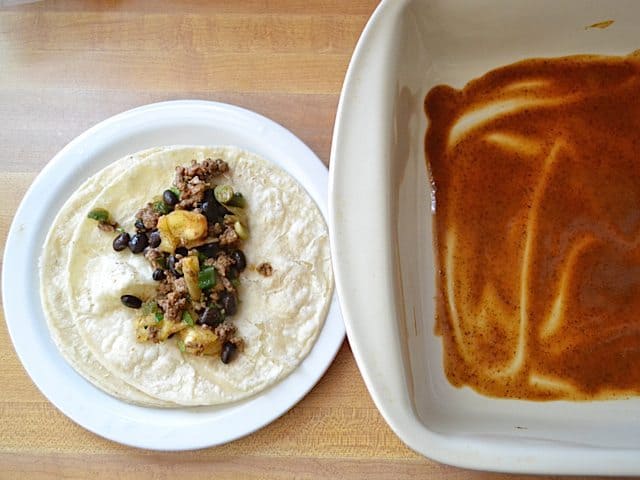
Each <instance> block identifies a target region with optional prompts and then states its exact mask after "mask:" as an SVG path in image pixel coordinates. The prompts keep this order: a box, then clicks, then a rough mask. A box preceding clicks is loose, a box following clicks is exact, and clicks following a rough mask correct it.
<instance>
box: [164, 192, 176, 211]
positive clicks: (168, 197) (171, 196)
mask: <svg viewBox="0 0 640 480" xmlns="http://www.w3.org/2000/svg"><path fill="white" fill-rule="evenodd" d="M162 201H163V202H164V203H166V204H167V205H169V206H170V207H173V206H174V205H176V204H177V203H178V202H179V201H180V199H178V196H177V195H176V194H175V193H173V192H172V191H171V190H165V191H164V192H162Z"/></svg>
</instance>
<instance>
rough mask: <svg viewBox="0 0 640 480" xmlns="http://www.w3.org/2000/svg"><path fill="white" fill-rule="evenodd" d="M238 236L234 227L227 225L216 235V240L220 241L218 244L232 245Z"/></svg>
mask: <svg viewBox="0 0 640 480" xmlns="http://www.w3.org/2000/svg"><path fill="white" fill-rule="evenodd" d="M239 238H240V237H238V233H237V232H236V231H235V229H234V228H233V227H232V226H230V225H227V226H225V229H224V231H223V232H222V233H221V234H220V236H219V237H218V240H219V241H220V245H233V244H235V243H237V242H238V239H239Z"/></svg>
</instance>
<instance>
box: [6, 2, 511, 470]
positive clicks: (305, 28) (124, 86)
mask: <svg viewBox="0 0 640 480" xmlns="http://www.w3.org/2000/svg"><path fill="white" fill-rule="evenodd" d="M16 3H17V2H15V1H13V2H7V1H6V0H5V1H4V6H1V5H3V1H2V0H0V124H1V126H0V198H1V199H2V200H1V201H0V249H2V251H4V245H5V240H6V236H7V233H8V230H9V226H10V223H11V220H12V217H13V215H14V213H15V211H16V208H17V206H18V203H19V201H20V199H21V198H22V196H23V195H24V193H25V191H26V189H27V188H28V186H29V184H30V183H31V181H32V180H33V178H34V177H35V176H36V175H37V174H38V172H39V171H40V170H41V169H42V168H43V167H44V165H45V164H46V163H47V162H48V161H49V160H50V159H51V158H52V156H53V155H54V154H55V153H56V152H57V151H58V150H60V149H61V148H62V147H63V146H64V145H65V144H66V143H67V142H69V141H70V140H71V139H73V138H74V137H75V136H77V135H78V134H80V133H81V132H83V131H84V130H85V129H87V128H88V127H90V126H92V125H93V124H95V123H97V122H99V121H100V120H103V119H104V118H106V117H109V116H111V115H113V114H116V113H118V112H121V111H123V110H126V109H129V108H132V107H136V106H139V105H143V104H146V103H150V102H156V101H161V100H170V99H184V98H196V99H207V100H216V101H222V102H229V103H233V104H237V105H240V106H243V107H246V108H249V109H252V110H255V111H257V112H259V113H261V114H263V115H266V116H268V117H270V118H272V119H274V120H275V121H277V122H279V123H281V124H282V125H284V126H285V127H287V128H289V129H290V130H292V131H293V132H294V133H295V134H296V135H297V136H299V137H300V138H301V139H302V140H303V141H304V142H306V143H307V144H308V145H309V146H310V147H311V148H312V149H313V150H314V151H315V152H316V153H317V154H318V155H319V156H320V158H321V159H322V160H323V161H324V162H325V163H326V164H328V162H329V150H330V144H331V135H332V129H333V121H334V117H335V112H336V106H337V102H338V95H339V92H340V88H341V86H342V81H343V78H344V74H345V71H346V68H347V65H348V63H349V59H350V57H351V54H352V51H353V48H354V46H355V44H356V41H357V39H358V36H359V35H360V33H361V31H362V29H363V27H364V25H365V23H366V21H367V19H368V18H369V16H370V14H371V13H372V12H373V10H374V8H375V7H376V4H377V0H280V1H279V0H235V1H234V0H216V1H195V0H193V1H181V2H179V1H175V2H168V1H153V0H129V1H115V0H113V1H104V2H85V1H81V0H77V1H76V0H67V1H51V2H37V3H30V4H24V5H17V4H16ZM9 4H11V5H9ZM0 315H1V314H0ZM0 392H1V394H0V418H1V421H0V478H2V479H4V478H16V479H18V478H51V479H57V478H91V479H98V478H109V479H111V478H118V479H121V480H124V479H142V478H162V479H171V480H175V479H184V478H217V479H223V478H331V479H336V478H354V479H355V478H372V479H375V478H394V479H410V478H411V479H413V478H449V479H462V478H476V479H478V478H519V476H515V475H494V474H490V473H482V472H470V471H466V470H461V469H457V468H453V467H448V466H445V465H441V464H438V463H435V462H433V461H430V460H427V459H425V458H423V457H421V456H419V455H417V454H415V453H414V452H412V451H411V450H409V449H408V448H407V447H405V446H404V445H403V444H402V442H401V441H400V440H399V439H398V438H397V437H396V436H395V435H394V434H393V432H392V431H391V430H390V429H389V427H388V426H387V425H386V423H385V422H384V420H383V419H382V417H381V416H380V414H379V413H378V411H377V410H376V408H375V406H374V404H373V403H372V401H371V399H370V397H369V395H368V393H367V390H366V388H365V386H364V384H363V382H362V379H361V377H360V374H359V372H358V369H357V366H356V364H355V361H354V359H353V356H352V354H351V351H350V349H349V345H348V343H346V342H345V344H344V345H343V346H342V348H341V350H340V352H339V354H338V356H337V358H336V360H335V362H334V363H333V365H332V366H331V367H330V369H329V371H328V372H327V374H326V375H325V376H324V378H323V379H322V380H321V381H320V383H319V384H318V385H317V386H316V387H315V388H314V389H313V390H312V392H311V393H310V394H309V395H307V397H306V398H304V399H303V400H302V401H301V402H300V403H299V404H298V405H297V406H296V407H294V408H293V409H292V410H291V411H290V412H289V413H287V414H285V415H284V416H283V417H282V418H280V419H278V420H277V421H275V422H273V423H272V424H271V425H269V426H267V427H266V428H264V429H262V430H260V431H258V432H257V433H255V434H253V435H250V436H248V437H246V438H243V439H240V440H237V441H234V442H231V443H229V444H227V445H224V446H221V447H217V448H210V449H206V450H200V451H195V452H186V453H158V452H152V451H144V450H137V449H133V448H128V447H124V446H121V445H118V444H115V443H112V442H109V441H107V440H104V439H102V438H100V437H98V436H96V435H94V434H92V433H90V432H88V431H86V430H84V429H83V428H81V427H79V426H77V425H75V424H74V423H73V422H71V421H70V420H68V419H67V418H66V417H65V416H64V415H62V414H61V413H60V412H58V411H57V410H56V409H55V408H54V407H53V406H52V405H51V404H50V403H49V402H48V401H47V400H46V399H45V398H44V397H43V396H42V394H40V392H39V391H38V390H37V389H36V387H35V386H34V385H33V383H32V382H31V380H30V379H29V377H28V376H27V375H26V373H25V371H24V370H23V368H22V366H21V364H20V362H19V360H18V358H17V356H16V354H15V352H14V350H13V347H12V345H11V341H10V339H9V336H8V333H7V329H6V325H5V322H4V318H2V319H0Z"/></svg>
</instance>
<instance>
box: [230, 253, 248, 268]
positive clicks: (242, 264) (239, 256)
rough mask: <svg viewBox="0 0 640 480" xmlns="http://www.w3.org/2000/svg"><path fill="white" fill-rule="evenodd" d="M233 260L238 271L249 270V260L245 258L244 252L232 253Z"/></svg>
mask: <svg viewBox="0 0 640 480" xmlns="http://www.w3.org/2000/svg"><path fill="white" fill-rule="evenodd" d="M231 259H232V260H233V263H234V264H235V266H236V268H237V269H238V271H240V272H242V271H244V269H245V268H247V258H246V257H245V256H244V252H243V251H242V250H234V251H233V252H232V253H231Z"/></svg>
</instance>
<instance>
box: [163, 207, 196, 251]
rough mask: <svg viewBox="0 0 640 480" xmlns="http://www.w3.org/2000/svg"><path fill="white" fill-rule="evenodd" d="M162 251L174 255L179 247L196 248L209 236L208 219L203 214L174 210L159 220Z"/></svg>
mask: <svg viewBox="0 0 640 480" xmlns="http://www.w3.org/2000/svg"><path fill="white" fill-rule="evenodd" d="M158 231H159V232H160V238H161V239H162V241H161V243H160V247H159V248H160V250H162V251H163V252H169V253H173V252H174V251H175V249H176V248H178V247H187V248H190V247H194V246H197V245H199V244H200V243H201V241H202V240H203V239H204V238H205V237H206V236H207V231H208V225H207V218H206V217H205V216H204V215H202V214H201V213H197V212H191V211H188V210H174V211H173V212H171V213H169V214H167V215H163V216H162V217H160V219H159V220H158Z"/></svg>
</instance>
